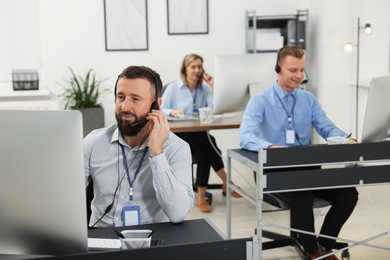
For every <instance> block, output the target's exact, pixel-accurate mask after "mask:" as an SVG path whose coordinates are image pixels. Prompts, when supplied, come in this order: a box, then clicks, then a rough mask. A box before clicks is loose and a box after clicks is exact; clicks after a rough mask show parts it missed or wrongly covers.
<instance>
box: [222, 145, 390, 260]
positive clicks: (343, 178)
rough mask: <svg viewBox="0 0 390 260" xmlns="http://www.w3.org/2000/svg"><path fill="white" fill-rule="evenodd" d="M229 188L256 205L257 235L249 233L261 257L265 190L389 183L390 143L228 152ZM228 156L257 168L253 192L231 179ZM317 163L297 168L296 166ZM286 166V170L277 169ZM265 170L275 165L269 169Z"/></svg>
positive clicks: (228, 233)
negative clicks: (251, 194) (303, 169)
mask: <svg viewBox="0 0 390 260" xmlns="http://www.w3.org/2000/svg"><path fill="white" fill-rule="evenodd" d="M227 155H228V162H227V174H228V176H227V180H228V182H227V183H228V185H227V192H228V194H229V192H230V191H231V190H234V191H236V192H238V193H240V194H241V195H242V196H243V198H245V199H247V200H248V201H249V202H251V203H252V204H254V205H256V209H257V234H256V235H254V236H253V241H252V245H251V247H252V249H253V250H252V256H253V257H252V258H247V259H262V242H261V241H262V226H263V225H264V223H263V221H262V201H263V194H265V193H273V192H287V191H298V190H314V189H328V188H342V187H356V186H361V185H379V184H390V142H377V143H365V144H353V145H313V146H297V147H289V148H278V149H260V151H259V152H258V153H257V152H250V151H246V150H243V149H230V150H228V151H227ZM232 159H234V160H236V161H238V162H240V163H242V164H244V165H246V166H248V167H249V168H250V169H251V170H253V171H256V178H257V184H256V185H257V187H256V197H255V198H253V196H250V195H249V194H247V193H246V192H245V191H244V190H242V189H240V188H239V187H238V186H236V185H234V184H232V183H231V176H232V173H231V169H232V165H231V163H232ZM307 166H320V167H319V168H318V169H309V170H305V171H302V170H297V169H295V170H294V168H297V167H307ZM282 168H288V169H289V170H288V171H286V170H284V171H277V169H282ZM267 169H275V170H274V171H273V172H272V173H267V172H266V170H267ZM231 203H232V200H231V197H230V196H227V236H228V238H231V223H232V221H231V211H232V208H231Z"/></svg>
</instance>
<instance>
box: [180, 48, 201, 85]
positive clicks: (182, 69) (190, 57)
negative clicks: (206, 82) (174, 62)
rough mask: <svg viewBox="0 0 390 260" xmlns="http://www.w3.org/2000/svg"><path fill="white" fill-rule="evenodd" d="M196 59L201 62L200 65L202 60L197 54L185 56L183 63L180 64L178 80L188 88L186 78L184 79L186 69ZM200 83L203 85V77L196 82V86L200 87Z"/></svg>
mask: <svg viewBox="0 0 390 260" xmlns="http://www.w3.org/2000/svg"><path fill="white" fill-rule="evenodd" d="M197 59H199V60H201V61H202V64H203V58H202V57H201V56H199V55H198V54H194V53H190V54H187V55H186V56H185V57H184V59H183V61H182V62H181V66H180V78H181V80H182V81H183V82H184V84H185V85H186V86H188V82H187V77H186V76H187V67H188V65H190V64H191V63H192V62H194V60H197ZM202 83H203V77H200V78H199V80H198V85H202Z"/></svg>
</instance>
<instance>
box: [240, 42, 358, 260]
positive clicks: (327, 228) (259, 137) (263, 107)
mask: <svg viewBox="0 0 390 260" xmlns="http://www.w3.org/2000/svg"><path fill="white" fill-rule="evenodd" d="M277 55H278V56H277V62H276V66H275V71H276V73H278V80H277V82H275V84H274V85H273V86H271V87H270V88H268V89H266V90H264V91H263V92H261V93H259V94H258V95H256V96H254V97H253V98H251V99H250V101H249V103H248V105H247V107H246V110H245V113H244V116H243V120H242V123H241V126H240V145H241V147H242V148H244V149H247V150H251V151H258V150H259V149H260V148H277V147H288V146H297V145H307V144H309V143H310V137H311V131H312V127H314V128H315V129H316V131H317V132H318V133H319V135H320V136H322V137H323V138H325V139H326V138H328V137H331V136H344V137H346V138H348V137H347V136H348V135H347V134H346V133H345V132H343V131H341V130H340V129H338V128H337V127H336V126H335V125H334V124H333V123H332V122H331V121H330V120H329V118H328V117H327V116H326V114H325V112H324V111H323V110H322V109H321V106H320V104H319V103H318V101H317V100H316V98H315V97H314V95H313V94H312V93H310V92H308V91H305V90H303V89H300V85H301V82H302V80H303V78H304V75H305V57H304V56H305V52H304V50H303V49H301V48H299V47H296V46H285V47H283V48H281V49H280V50H279V51H278V54H277ZM347 142H348V143H355V142H356V140H354V139H351V138H348V140H347ZM279 196H282V197H283V198H285V199H287V200H288V201H289V202H290V205H291V227H292V228H295V229H300V230H306V231H309V232H314V215H313V209H312V206H313V198H314V197H320V198H323V199H325V200H328V201H330V203H331V204H332V207H331V208H330V210H329V211H328V213H327V215H326V218H325V220H324V223H323V225H322V228H321V231H320V233H321V234H323V235H328V236H333V237H337V236H338V234H339V232H340V230H341V227H342V226H343V224H344V223H345V222H346V221H347V219H348V218H349V216H350V215H351V213H352V211H353V209H354V208H355V206H356V203H357V200H358V192H357V190H356V189H355V188H343V189H332V190H313V191H299V192H287V193H281V194H279ZM298 239H299V241H300V243H301V244H302V246H303V248H304V249H305V251H306V252H307V254H308V258H309V259H314V258H316V257H319V256H321V255H324V254H326V253H330V252H331V250H332V248H333V246H334V244H335V240H333V239H327V238H323V237H320V238H318V239H317V238H316V237H315V236H312V235H307V234H303V233H301V234H299V237H298ZM326 259H337V257H336V256H334V255H332V256H330V257H327V258H326Z"/></svg>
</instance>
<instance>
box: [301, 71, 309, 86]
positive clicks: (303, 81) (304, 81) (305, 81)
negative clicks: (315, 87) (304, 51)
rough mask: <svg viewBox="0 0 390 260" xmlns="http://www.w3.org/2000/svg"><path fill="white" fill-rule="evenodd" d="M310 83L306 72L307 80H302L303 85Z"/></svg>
mask: <svg viewBox="0 0 390 260" xmlns="http://www.w3.org/2000/svg"><path fill="white" fill-rule="evenodd" d="M308 82H309V75H307V72H306V70H305V79H304V80H302V82H301V84H307V83H308Z"/></svg>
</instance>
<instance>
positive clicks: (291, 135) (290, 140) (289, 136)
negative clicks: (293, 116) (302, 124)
mask: <svg viewBox="0 0 390 260" xmlns="http://www.w3.org/2000/svg"><path fill="white" fill-rule="evenodd" d="M286 144H295V130H294V129H287V130H286Z"/></svg>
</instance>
